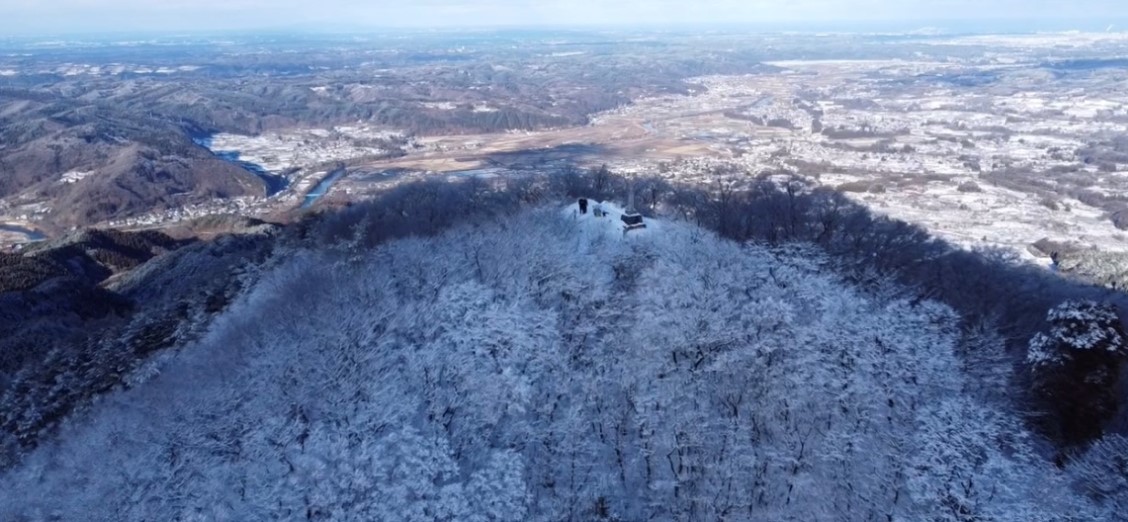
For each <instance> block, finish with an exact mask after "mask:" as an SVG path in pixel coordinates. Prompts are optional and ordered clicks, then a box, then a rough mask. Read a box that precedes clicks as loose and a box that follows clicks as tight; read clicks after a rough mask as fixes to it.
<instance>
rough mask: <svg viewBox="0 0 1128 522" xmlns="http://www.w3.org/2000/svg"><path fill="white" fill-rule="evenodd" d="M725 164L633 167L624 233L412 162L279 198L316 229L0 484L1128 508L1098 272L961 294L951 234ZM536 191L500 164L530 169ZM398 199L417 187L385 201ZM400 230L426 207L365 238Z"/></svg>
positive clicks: (227, 514) (733, 512)
mask: <svg viewBox="0 0 1128 522" xmlns="http://www.w3.org/2000/svg"><path fill="white" fill-rule="evenodd" d="M565 181H567V180H565ZM572 181H573V182H575V183H578V184H582V185H579V186H574V187H569V188H567V189H566V190H563V191H562V192H568V191H571V192H575V191H579V192H588V193H594V194H598V193H599V192H600V190H606V191H608V192H612V191H614V189H613V188H612V187H610V186H601V185H600V183H608V184H612V183H614V182H615V181H614V180H603V181H600V180H599V178H598V174H597V173H592V175H591V176H588V177H584V178H583V179H576V180H572ZM754 188H757V189H759V190H761V192H759V193H757V192H755V191H748V192H744V193H742V195H736V194H730V195H728V196H725V195H724V194H721V195H719V197H717V196H718V195H717V194H714V195H713V196H715V197H712V198H709V199H703V200H694V198H699V197H703V196H702V195H701V194H695V193H689V192H680V193H674V192H667V193H665V194H664V195H661V196H658V195H654V196H653V197H652V198H649V199H648V200H647V201H641V203H642V205H643V206H644V207H646V208H647V209H648V210H649V211H650V212H652V213H655V212H657V213H664V214H670V215H677V216H678V217H679V218H680V219H662V220H650V222H649V225H650V226H649V228H647V229H646V230H645V231H641V232H632V233H631V235H630V236H626V237H624V236H623V235H622V233H621V232H620V231H619V227H618V224H617V223H616V222H615V221H614V220H613V219H605V220H602V221H601V220H597V219H595V218H592V217H591V216H590V214H588V215H583V216H581V215H578V214H577V213H575V211H574V210H573V207H571V206H569V207H568V208H567V209H564V210H562V209H561V206H560V205H559V204H551V205H543V204H537V205H534V207H535V208H533V209H531V210H517V209H516V207H515V206H514V205H515V203H514V202H513V201H508V202H503V203H497V202H493V203H489V204H484V203H483V201H481V198H483V197H486V198H488V197H496V196H483V194H486V193H487V192H486V191H481V188H480V187H478V188H475V189H474V190H475V192H473V194H474V201H473V202H472V204H471V203H470V202H465V201H463V202H461V203H460V204H463V205H464V206H467V207H470V206H473V207H483V206H484V207H486V208H493V209H498V208H506V209H507V210H506V211H504V212H499V213H500V214H502V215H503V217H492V218H488V219H468V220H466V221H469V222H468V223H464V224H461V225H454V226H453V227H452V228H450V229H449V230H446V231H440V230H441V229H443V228H447V225H448V224H449V223H450V222H457V221H459V219H457V218H456V217H453V218H452V217H451V216H452V215H453V216H458V215H460V214H461V213H460V212H459V211H457V210H453V211H452V210H451V209H452V205H450V204H449V203H450V201H447V202H446V203H448V204H440V203H441V200H442V198H443V197H449V196H450V194H448V193H445V192H443V191H444V190H446V189H436V188H435V187H434V186H432V187H430V188H428V189H426V190H422V191H417V192H407V193H405V195H404V196H403V199H400V200H397V199H394V198H389V199H387V200H384V201H382V202H380V204H379V206H375V205H374V206H372V207H370V208H360V209H355V210H352V211H349V212H345V213H343V214H340V215H338V216H333V217H330V218H328V219H326V220H325V221H323V222H321V223H319V224H314V225H310V226H309V229H308V230H305V231H304V232H303V233H306V234H309V235H311V236H312V237H314V238H315V239H313V240H308V241H303V242H295V243H293V244H284V245H280V246H278V247H277V248H276V249H275V251H274V254H273V255H272V256H271V257H270V260H269V261H267V262H265V263H262V264H261V265H259V268H257V269H256V273H255V274H254V275H253V277H250V276H248V277H246V278H245V279H246V281H247V282H246V284H245V286H246V288H245V289H243V290H241V291H239V292H238V295H237V296H236V297H235V298H234V299H233V301H232V302H231V304H230V305H228V306H226V307H225V309H223V310H222V311H219V312H218V313H217V314H216V315H215V317H214V318H211V319H209V321H210V322H209V323H208V325H207V327H206V328H203V329H201V330H200V331H199V332H197V333H195V334H194V335H185V336H184V337H183V338H182V339H181V340H179V341H177V342H176V343H175V346H173V347H172V348H171V349H168V350H164V351H161V352H159V353H157V354H156V355H154V356H151V357H147V358H141V359H140V360H139V362H138V363H137V364H135V365H133V366H130V367H129V368H128V371H125V372H124V374H123V376H122V377H121V379H122V382H121V384H120V385H119V386H117V387H116V388H115V391H112V392H110V393H107V394H104V395H101V396H99V397H97V398H96V399H94V400H93V401H92V402H90V403H89V404H88V405H87V406H84V407H81V408H79V409H78V410H77V412H76V413H74V414H71V415H70V416H69V418H68V420H66V421H64V422H63V423H62V426H61V428H59V429H58V431H57V433H56V434H54V435H51V436H42V437H40V438H41V439H42V440H39V441H38V442H37V443H36V444H32V445H26V444H25V445H24V446H26V449H25V450H19V455H20V456H19V457H18V458H14V459H12V460H11V464H10V465H9V466H8V468H9V469H8V470H7V471H6V472H5V473H4V474H3V475H2V476H0V491H4V492H5V494H4V495H2V496H0V514H3V518H4V519H12V520H1023V521H1026V520H1109V519H1115V518H1116V517H1117V516H1119V515H1118V513H1120V512H1121V510H1122V509H1123V508H1125V507H1128V485H1126V480H1128V479H1126V476H1128V475H1126V470H1125V469H1124V465H1123V455H1124V450H1126V449H1128V443H1126V442H1124V441H1125V439H1123V438H1121V437H1120V436H1119V435H1117V434H1116V432H1117V431H1118V429H1117V428H1116V423H1117V421H1116V419H1117V418H1118V415H1120V413H1119V411H1120V409H1121V406H1120V404H1121V401H1120V395H1118V394H1117V393H1118V392H1117V390H1118V388H1117V386H1118V384H1119V380H1120V371H1119V370H1120V365H1121V363H1122V360H1123V358H1122V352H1123V351H1124V350H1123V348H1124V347H1123V343H1124V341H1123V332H1122V330H1121V326H1120V321H1119V318H1118V317H1116V314H1115V309H1114V308H1113V307H1112V306H1111V305H1110V304H1107V303H1108V301H1109V300H1108V299H1104V300H1103V302H1102V303H1098V302H1096V301H1093V300H1092V299H1095V298H1096V297H1099V296H1100V295H1101V294H1098V293H1095V292H1096V291H1095V290H1091V289H1086V288H1085V287H1083V286H1077V285H1073V286H1070V285H1066V284H1064V283H1060V284H1059V283H1052V282H1046V281H1052V280H1049V279H1044V278H1043V275H1041V274H1037V275H1035V274H1029V273H1024V272H1017V273H1016V274H1017V275H1013V278H1014V279H1013V280H1012V281H1020V282H1022V283H1023V284H1022V286H1021V288H1020V291H1021V290H1025V291H1032V290H1038V286H1037V285H1038V284H1045V285H1049V286H1047V287H1045V288H1043V290H1047V289H1048V290H1047V291H1040V292H1038V293H1037V296H1038V297H1037V298H1031V299H1027V301H1029V302H1028V303H1026V305H1025V306H1026V307H1028V308H1023V307H1018V306H1016V307H1014V308H1009V309H1004V310H1000V309H999V308H998V307H997V306H992V307H991V308H988V306H989V305H991V304H992V302H991V301H990V299H987V298H986V297H984V298H981V299H977V298H975V297H974V296H971V295H968V292H967V290H966V288H965V289H964V290H963V292H962V293H957V292H958V291H959V290H960V288H961V287H960V285H967V284H971V283H969V282H968V281H967V280H972V281H974V278H975V277H976V276H977V274H976V273H974V272H973V271H967V270H965V271H962V272H960V273H958V274H952V273H944V270H943V269H944V268H945V267H948V266H949V265H945V264H943V263H948V262H951V261H947V259H949V258H953V257H956V258H957V259H960V258H959V257H958V255H956V254H953V253H952V252H950V251H940V250H938V249H942V248H943V245H940V244H939V243H934V242H933V241H932V240H930V239H927V238H924V237H921V236H919V235H916V233H915V231H914V230H912V229H902V228H900V227H901V226H902V225H900V224H897V223H894V222H886V221H882V220H874V219H872V218H871V219H870V220H869V221H865V220H861V218H860V217H859V215H857V214H852V213H851V212H850V211H847V210H843V211H840V212H838V213H836V214H833V215H831V214H826V213H823V212H822V211H823V210H825V209H826V208H827V207H826V206H825V203H826V201H825V200H820V199H819V198H822V197H826V196H825V195H818V194H814V195H812V194H809V193H802V194H801V193H800V191H798V190H795V189H793V187H791V186H789V185H788V186H780V185H778V184H771V185H769V184H765V185H763V186H760V187H754ZM536 190H539V189H536V188H535V187H531V186H530V187H523V188H519V190H518V191H517V192H515V193H517V194H518V195H519V196H518V197H517V199H519V200H529V201H540V200H542V199H546V198H545V197H544V196H538V195H537V194H536ZM656 190H658V189H656ZM662 190H665V189H662ZM769 190H770V191H769ZM640 193H641V194H643V195H644V196H645V195H646V194H647V192H645V191H642V190H640ZM444 194H445V195H444ZM490 194H492V193H490ZM428 198H430V200H429V201H430V203H428V204H424V203H421V201H423V200H427V199H428ZM679 198H681V200H679ZM640 199H647V198H645V197H644V198H640ZM455 201H456V202H457V197H456V200H455ZM679 201H680V202H679ZM397 205H401V206H404V207H409V208H412V209H413V210H420V209H422V210H425V211H428V212H431V213H432V214H431V215H425V214H421V213H419V212H416V213H415V214H414V215H412V216H411V219H410V223H407V222H404V221H398V218H397V217H396V216H401V215H403V214H404V212H403V209H402V208H398V207H397ZM440 208H441V209H446V211H447V212H448V213H450V214H442V213H439V212H438V211H437V210H436V209H440ZM453 208H461V207H459V205H454V206H453ZM734 218H738V219H734ZM852 220H854V221H852ZM699 224H700V225H705V226H706V227H708V228H711V229H714V230H717V231H719V232H721V234H723V236H727V237H735V238H738V239H755V240H754V241H741V242H735V241H732V240H730V239H725V238H724V237H722V236H720V235H718V234H717V233H715V232H710V231H708V230H706V228H703V227H701V226H698V225H699ZM397 227H405V229H410V230H404V231H400V230H398V229H397ZM427 227H432V229H430V230H428V229H427ZM882 227H891V228H893V229H895V230H897V231H899V232H903V233H902V234H900V235H897V234H892V233H887V231H886V230H885V229H883V228H882ZM420 229H422V230H423V231H424V232H429V233H431V232H433V233H435V235H433V237H406V238H403V239H395V240H391V241H388V239H389V238H392V237H397V236H403V235H411V234H410V233H411V232H415V231H419V230H420ZM879 232H880V233H879ZM742 236H743V237H742ZM797 240H798V241H797ZM851 243H852V244H853V247H852V248H853V249H854V250H855V252H859V251H863V250H864V251H865V252H866V254H868V255H866V256H852V255H849V253H848V252H846V251H845V249H846V248H847V246H848V245H850V244H851ZM969 255H970V254H969ZM897 256H903V258H902V259H900V260H898V257H897ZM975 256H977V257H974V258H966V260H970V261H966V262H968V263H970V262H975V263H983V264H990V263H994V262H1003V261H999V260H993V259H992V258H990V257H989V256H984V255H983V254H982V253H977V254H975ZM863 258H864V259H866V261H865V262H861V261H859V259H863ZM937 259H945V261H943V262H939V261H937ZM913 260H916V263H918V264H916V265H914V264H913V262H912V261H913ZM883 264H888V265H889V266H883ZM891 267H896V270H893V269H892V268H891ZM923 267H928V270H930V271H935V274H932V273H929V274H927V275H922V273H923V272H924V271H925V268H923ZM965 268H966V266H965ZM914 269H920V272H914V271H913V270H914ZM954 275H955V276H958V277H955V278H953V276H954ZM929 278H935V279H934V280H933V279H929ZM957 279H959V280H961V281H962V282H956V281H957ZM936 280H939V281H945V282H947V281H951V282H952V284H951V285H941V286H945V287H947V286H952V287H955V288H954V289H952V288H949V289H948V292H949V293H947V294H946V293H944V292H942V291H937V290H934V289H933V288H932V286H931V285H933V284H935V282H934V281H936ZM1055 285H1056V286H1055ZM987 290H990V288H988V289H986V290H980V292H986V291H987ZM996 294H997V295H994V296H993V297H992V299H994V300H995V301H994V304H995V305H997V304H998V303H999V302H1008V301H1006V300H1007V299H1011V300H1012V301H1013V302H1015V303H1017V302H1018V300H1017V299H1013V297H1012V296H1011V294H1004V293H999V292H996ZM957 297H962V300H961V299H959V298H957ZM1106 297H1107V296H1106ZM1047 302H1049V304H1046V303H1047ZM976 306H981V307H983V308H982V309H977V308H975V307H976ZM1039 306H1040V307H1041V308H1040V309H1039ZM988 311H989V312H990V313H988ZM1035 314H1036V315H1037V318H1036V319H1032V318H1031V317H1033V316H1034V315H1035ZM1034 330H1042V331H1043V333H1039V334H1037V335H1034ZM1019 331H1030V334H1029V335H1026V337H1025V338H1019V339H1018V340H1017V341H1016V340H1015V338H1016V337H1020V336H1018V335H1016V332H1019ZM1031 338H1032V341H1031V342H1030V348H1031V349H1030V350H1029V353H1027V350H1025V343H1026V341H1027V340H1029V339H1031ZM1016 344H1018V345H1021V346H1020V347H1021V348H1022V353H1021V354H1018V353H1016V351H1015V345H1016ZM60 357H61V356H60ZM90 366H92V365H86V366H83V367H84V368H86V371H87V372H89V371H90V369H89V368H90ZM93 366H96V365H93ZM52 375H53V378H52V379H46V378H45V377H42V376H38V374H36V373H35V372H23V373H21V374H20V375H17V376H15V377H11V378H6V379H3V381H10V382H14V383H24V384H26V383H28V382H31V381H32V380H33V376H38V377H35V378H38V379H40V380H43V381H44V382H51V383H53V384H51V386H53V388H52V390H55V391H50V390H48V391H43V392H37V393H32V394H26V396H29V397H36V398H37V400H38V399H42V400H43V402H42V403H35V404H31V405H25V406H20V407H18V408H16V407H13V408H8V405H11V404H14V402H12V401H14V400H15V399H14V397H16V395H15V394H14V393H13V392H12V390H15V389H17V387H16V386H9V388H8V390H7V392H6V393H5V395H4V400H5V401H6V402H5V412H4V415H5V418H4V419H0V420H4V421H5V424H4V426H5V428H6V432H5V434H4V436H7V437H10V440H9V441H8V442H5V441H3V440H0V443H5V444H7V445H8V447H19V446H21V441H24V440H27V439H29V438H31V437H32V431H30V430H31V428H30V427H32V426H45V425H41V424H35V422H33V421H35V420H36V419H39V418H40V416H36V415H34V412H36V411H38V410H37V409H36V408H37V407H38V406H41V405H42V404H44V403H46V402H47V401H48V400H49V399H50V400H54V399H55V398H57V397H58V396H60V395H65V393H64V391H65V390H64V391H59V390H61V389H66V388H70V387H80V386H79V384H76V383H78V382H79V381H80V380H81V378H82V377H81V375H80V373H79V372H78V371H76V372H75V374H74V375H73V376H72V375H70V374H66V373H62V372H55V373H54V374H52ZM72 378H73V379H75V382H74V383H72V382H69V381H68V380H67V379H72ZM1081 383H1085V385H1084V386H1081V385H1080V384H1081ZM1086 386H1088V387H1087V388H1086ZM25 389H26V387H25ZM1063 391H1068V392H1069V393H1068V394H1066V393H1063ZM1030 406H1037V408H1038V410H1039V412H1040V413H1038V414H1037V415H1023V414H1020V412H1022V411H1024V410H1026V409H1028V408H1029V407H1030ZM17 411H19V412H24V414H25V415H23V416H18V415H17V416H16V417H13V415H15V413H13V412H17ZM29 412H30V413H29ZM1070 415H1073V417H1070ZM21 423H22V424H21ZM20 426H27V427H28V428H27V429H25V430H24V431H19V430H20V429H21V428H20ZM1078 426H1081V427H1084V429H1079V430H1074V428H1076V427H1078ZM13 427H14V428H13ZM37 429H41V428H37ZM11 437H14V438H11ZM13 440H14V442H12V441H13ZM1093 441H1096V442H1095V443H1094V442H1093ZM1090 444H1091V445H1090ZM36 446H37V447H36ZM1055 448H1058V449H1055Z"/></svg>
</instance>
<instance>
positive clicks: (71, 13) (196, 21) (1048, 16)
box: [0, 0, 1128, 36]
mask: <svg viewBox="0 0 1128 522" xmlns="http://www.w3.org/2000/svg"><path fill="white" fill-rule="evenodd" d="M1125 21H1128V5H1126V4H1123V3H1120V2H1115V1H1113V0H1078V1H1074V2H1069V3H1065V2H1051V1H1045V0H1040V1H1033V2H1030V1H1022V0H984V1H978V2H977V1H973V0H942V1H925V0H907V1H896V0H854V1H841V0H792V1H785V0H752V1H748V2H742V1H739V0H702V1H698V2H693V3H687V2H674V1H672V0H628V1H625V2H618V3H616V4H613V5H608V4H606V3H603V2H600V1H598V0H576V1H570V2H564V1H560V0H550V1H545V2H536V1H532V0H484V1H473V0H423V1H420V2H414V3H410V4H404V3H395V2H387V1H384V0H378V1H376V2H361V1H357V0H323V1H321V2H317V3H316V4H311V3H309V2H300V1H297V0H275V1H267V0H224V1H220V0H195V1H185V0H169V1H162V2H159V3H155V2H147V1H142V0H55V1H51V2H49V3H48V2H44V1H42V0H9V1H8V2H5V5H3V6H0V33H2V34H7V35H21V36H25V35H34V34H63V33H96V32H149V31H157V32H161V31H201V32H202V31H228V30H270V29H300V30H324V31H345V30H364V29H373V28H404V29H425V28H460V27H502V28H505V27H509V28H512V27H545V26H553V27H565V26H566V27H607V26H694V25H698V26H699V25H725V26H748V27H752V28H756V29H764V28H773V29H780V30H785V29H817V30H827V29H843V30H850V29H859V30H873V29H880V30H911V29H917V28H923V27H937V28H941V29H946V30H968V31H1024V30H1030V31H1039V30H1046V31H1048V30H1070V29H1078V30H1094V31H1104V30H1106V29H1108V28H1115V29H1117V30H1120V29H1121V28H1128V24H1125V23H1124V22H1125Z"/></svg>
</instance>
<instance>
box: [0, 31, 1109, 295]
mask: <svg viewBox="0 0 1128 522" xmlns="http://www.w3.org/2000/svg"><path fill="white" fill-rule="evenodd" d="M0 44H2V45H0V47H3V51H4V52H3V54H0V82H2V84H0V85H2V88H0V123H2V125H0V127H2V128H3V139H2V140H0V245H3V246H4V248H9V249H11V248H13V246H18V245H20V244H22V243H26V242H29V241H36V240H40V239H44V238H54V237H59V236H61V235H64V234H66V233H67V231H69V230H72V229H74V228H76V227H88V226H99V227H114V228H121V229H128V230H134V229H149V228H160V229H174V230H179V229H184V230H187V231H188V232H186V233H189V234H190V233H191V231H192V230H193V227H198V223H199V220H200V218H203V217H207V216H229V215H242V216H250V217H256V218H262V219H266V220H271V221H289V220H292V219H294V218H295V216H298V215H301V214H302V213H305V212H309V211H316V210H317V209H319V208H328V207H334V206H340V205H343V204H347V203H348V202H355V201H358V200H363V199H365V198H368V197H371V196H372V195H373V194H377V193H380V192H381V191H384V190H386V189H387V188H388V187H390V186H394V185H396V184H398V183H402V182H404V181H406V180H414V179H419V178H427V177H441V176H478V177H482V178H493V177H508V176H520V175H521V174H522V172H526V171H529V170H536V171H538V172H544V171H550V170H553V169H563V168H596V167H599V166H602V165H606V166H607V167H608V168H610V169H611V170H612V171H613V172H616V173H622V174H625V175H635V174H639V175H660V176H662V177H665V178H668V179H670V180H676V181H690V182H694V183H702V184H707V185H717V186H720V185H730V186H740V185H741V184H743V183H746V182H747V181H748V180H749V179H752V178H755V177H757V176H762V175H765V174H770V175H774V176H792V177H797V178H801V179H803V180H807V181H809V182H811V183H814V184H817V185H821V186H826V187H831V188H834V189H835V190H838V191H841V192H843V193H846V194H848V195H850V197H852V198H854V199H855V200H857V201H859V202H863V203H864V204H866V205H867V206H869V207H870V208H872V209H873V210H875V211H877V212H880V213H883V214H887V215H889V216H891V217H894V218H897V219H902V220H906V221H909V222H911V223H914V224H918V225H921V226H923V227H925V228H926V229H928V230H929V231H931V232H933V233H935V234H937V235H939V236H940V237H943V238H945V239H948V240H950V241H953V242H955V243H958V244H960V245H963V246H965V247H967V248H979V247H1003V248H1006V249H1008V250H1009V251H1011V252H1013V253H1014V254H1016V255H1017V256H1020V257H1021V258H1024V259H1026V260H1027V261H1033V262H1037V263H1040V264H1044V265H1050V264H1051V263H1052V262H1053V261H1052V260H1051V256H1053V258H1054V259H1056V260H1058V262H1059V263H1065V264H1068V265H1069V266H1070V267H1074V268H1077V269H1078V270H1089V271H1092V270H1096V269H1095V268H1093V267H1094V266H1098V265H1099V266H1106V267H1107V266H1108V265H1110V263H1109V259H1110V256H1117V255H1120V254H1121V253H1123V252H1125V251H1128V246H1126V245H1128V242H1125V238H1126V235H1125V231H1124V230H1125V228H1128V213H1126V212H1125V210H1126V209H1128V200H1126V196H1125V195H1124V194H1125V188H1126V185H1128V177H1126V175H1125V172H1128V140H1126V139H1125V138H1124V135H1125V132H1126V131H1128V95H1126V94H1125V91H1124V89H1123V88H1122V87H1123V85H1124V81H1125V79H1126V76H1128V73H1126V72H1125V68H1124V65H1125V63H1126V62H1125V61H1124V59H1121V58H1118V57H1119V56H1123V55H1124V54H1125V52H1126V51H1128V36H1125V35H1124V34H1123V33H1116V32H1111V33H1039V34H1029V35H1021V34H1017V35H1016V34H1007V35H948V34H931V33H923V34H888V35H886V34H881V35H849V34H773V35H751V36H749V35H742V34H728V33H724V32H714V33H707V34H672V35H671V34H651V33H626V32H624V33H614V32H611V33H608V32H599V33H596V32H591V33H584V32H557V33H551V32H550V33H543V34H541V33H531V34H530V33H513V34H507V33H481V34H479V33H469V34H467V33H451V34H445V33H439V34H432V33H417V34H416V33H408V34H404V35H396V36H395V37H383V38H381V37H372V36H369V37H313V36H307V37H283V36H277V35H258V36H253V37H252V36H245V37H242V38H241V39H235V40H234V41H231V40H220V39H206V38H194V39H193V38H187V37H185V38H181V39H167V40H160V39H157V40H150V41H132V42H116V41H100V40H86V41H84V40H75V41H67V40H64V41H41V40H36V39H25V40H16V39H13V40H9V41H6V42H0ZM1109 57H1113V58H1109ZM213 221H214V220H213ZM1118 275H1119V274H1115V275H1114V274H1099V277H1105V278H1108V277H1113V278H1118V277H1117V276H1118Z"/></svg>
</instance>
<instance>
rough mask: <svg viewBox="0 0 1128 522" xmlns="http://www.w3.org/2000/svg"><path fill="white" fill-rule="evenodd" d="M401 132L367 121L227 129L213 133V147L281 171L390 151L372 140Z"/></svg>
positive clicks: (386, 137) (265, 167)
mask: <svg viewBox="0 0 1128 522" xmlns="http://www.w3.org/2000/svg"><path fill="white" fill-rule="evenodd" d="M401 134H402V133H400V132H398V131H394V130H388V129H378V128H374V127H368V126H363V125H358V126H339V127H334V128H332V129H295V130H290V131H284V132H269V133H264V134H262V135H259V136H244V135H241V134H228V133H223V134H216V135H215V136H213V137H212V142H211V149H212V150H213V151H215V152H238V153H239V155H240V158H241V159H242V160H244V161H248V162H251V163H255V164H258V165H261V166H262V167H263V168H264V169H266V170H268V171H271V172H275V173H277V172H282V171H285V170H288V169H304V168H308V167H312V166H315V165H321V164H325V163H331V162H336V161H346V160H349V159H354V158H361V157H365V156H379V155H383V154H387V153H388V152H390V150H389V149H387V148H381V147H379V146H376V145H374V144H371V143H370V141H371V140H387V139H394V138H397V137H399V136H400V135H401Z"/></svg>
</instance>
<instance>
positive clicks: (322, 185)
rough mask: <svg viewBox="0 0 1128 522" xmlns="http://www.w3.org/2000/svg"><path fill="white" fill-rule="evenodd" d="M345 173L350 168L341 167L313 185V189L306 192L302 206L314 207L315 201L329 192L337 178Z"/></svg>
mask: <svg viewBox="0 0 1128 522" xmlns="http://www.w3.org/2000/svg"><path fill="white" fill-rule="evenodd" d="M345 174H348V170H347V169H345V168H344V167H341V168H339V169H337V170H334V171H333V172H330V173H329V175H328V176H325V177H324V178H322V179H321V181H319V182H317V184H316V185H314V186H313V189H312V190H310V191H309V192H306V195H305V201H302V208H309V207H312V206H313V204H314V203H317V200H319V199H321V198H322V197H324V196H325V194H327V193H328V192H329V187H332V186H333V183H336V182H337V180H338V179H341V178H342V177H343V176H344V175H345Z"/></svg>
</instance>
